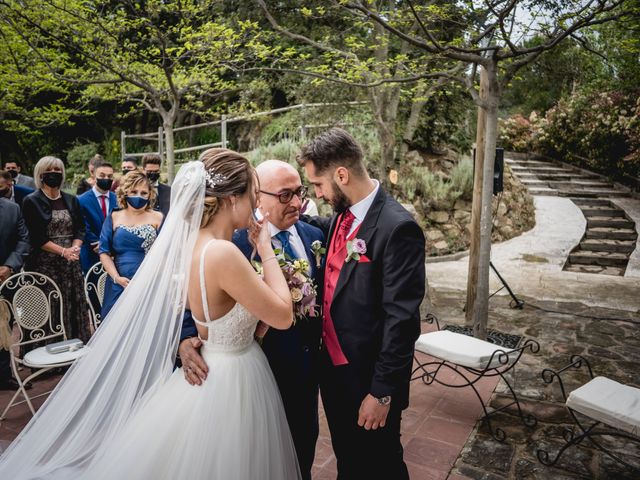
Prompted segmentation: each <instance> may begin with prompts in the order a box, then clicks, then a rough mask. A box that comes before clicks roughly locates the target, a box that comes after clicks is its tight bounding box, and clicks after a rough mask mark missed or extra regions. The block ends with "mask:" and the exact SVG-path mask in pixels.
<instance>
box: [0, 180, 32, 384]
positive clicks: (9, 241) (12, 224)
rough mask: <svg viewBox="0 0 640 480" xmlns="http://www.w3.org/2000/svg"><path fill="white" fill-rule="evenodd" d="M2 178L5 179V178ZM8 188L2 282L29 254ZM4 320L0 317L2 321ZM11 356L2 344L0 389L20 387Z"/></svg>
mask: <svg viewBox="0 0 640 480" xmlns="http://www.w3.org/2000/svg"><path fill="white" fill-rule="evenodd" d="M3 172H4V171H3ZM4 173H6V172H4ZM2 180H3V181H4V178H3V179H2ZM6 190H7V187H6V184H5V186H3V185H2V184H0V284H2V282H4V281H5V280H6V279H7V278H9V277H10V276H11V275H13V274H14V273H18V272H19V271H20V269H22V266H23V265H24V261H25V259H26V258H27V255H28V254H29V232H28V231H27V227H26V226H25V224H24V220H23V219H22V214H21V213H20V207H18V206H17V205H16V204H15V203H13V202H11V201H9V200H8V199H7V198H6V197H5V196H3V194H6ZM1 314H2V313H1V312H0V315H1ZM8 320H9V322H11V320H12V318H11V317H9V319H8ZM2 321H3V319H1V318H0V322H2ZM9 329H11V323H10V324H9ZM9 358H10V356H9V351H8V350H7V349H3V348H2V345H0V390H17V389H18V382H16V380H15V379H14V378H13V376H12V375H11V367H10V365H9ZM27 388H30V386H27Z"/></svg>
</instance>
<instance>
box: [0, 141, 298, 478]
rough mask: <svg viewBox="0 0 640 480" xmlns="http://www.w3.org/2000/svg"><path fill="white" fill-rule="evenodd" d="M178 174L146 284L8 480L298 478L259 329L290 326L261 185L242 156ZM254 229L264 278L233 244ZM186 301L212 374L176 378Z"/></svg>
mask: <svg viewBox="0 0 640 480" xmlns="http://www.w3.org/2000/svg"><path fill="white" fill-rule="evenodd" d="M200 160H201V161H200V162H192V163H189V164H186V165H185V166H183V167H182V168H181V169H180V172H179V174H178V176H177V177H176V180H175V182H174V184H173V187H172V198H171V211H170V213H169V215H168V217H167V219H166V221H165V223H164V226H163V229H162V231H161V233H160V235H159V237H158V239H157V240H156V243H155V244H154V246H153V247H152V249H151V251H150V252H149V254H148V255H147V257H146V258H145V260H144V262H143V264H142V265H141V267H140V269H139V271H138V273H137V274H136V276H135V277H134V278H133V279H132V281H131V283H130V284H129V286H128V287H127V289H126V290H125V292H124V293H123V295H122V296H121V297H120V299H119V301H118V302H117V303H116V305H114V307H113V309H112V310H111V312H110V314H109V318H110V321H109V322H104V323H103V325H102V326H101V327H100V328H99V329H98V331H97V332H96V334H95V335H94V337H93V338H92V339H91V340H90V342H89V343H88V345H87V349H88V351H87V354H86V355H85V356H84V357H82V359H80V360H79V361H77V362H76V363H75V364H74V366H73V367H72V368H71V369H70V370H69V372H68V373H67V374H66V375H65V377H64V378H63V379H62V380H61V382H60V383H59V385H58V387H57V388H56V390H55V391H54V392H53V393H52V394H51V396H50V397H49V398H48V399H47V401H46V402H45V404H44V405H43V406H42V408H41V409H40V410H39V411H38V412H37V414H36V415H35V417H34V418H33V419H32V421H31V422H30V423H29V424H28V425H27V426H26V427H25V429H24V430H23V431H22V433H21V434H20V435H19V436H18V438H17V439H16V440H15V441H14V442H13V443H12V445H11V446H10V447H9V448H8V449H7V451H6V452H5V454H4V455H3V456H2V457H0V476H1V477H2V478H11V479H13V480H18V479H30V478H54V479H58V478H59V479H69V478H90V479H101V478H104V479H111V478H115V479H124V478H127V479H129V478H130V479H147V478H148V479H151V478H153V479H162V478H166V479H175V478H189V479H193V480H197V479H205V478H207V479H209V478H215V479H227V478H236V479H254V478H260V479H278V480H280V479H285V480H286V479H291V478H300V472H299V468H298V464H297V460H296V454H295V449H294V446H293V442H292V440H291V435H290V433H289V429H288V426H287V421H286V417H285V414H284V410H283V407H282V402H281V399H280V396H279V393H278V390H277V386H276V383H275V380H274V378H273V374H272V373H271V370H270V369H269V366H268V363H267V361H266V358H265V357H264V354H263V353H262V350H261V349H260V348H259V346H257V344H256V343H255V341H254V340H253V333H254V331H255V328H256V325H257V322H258V320H257V319H258V318H260V319H262V320H263V321H264V322H265V323H266V324H268V325H270V326H271V327H274V328H280V329H284V328H288V327H289V326H290V324H291V322H292V318H293V314H292V303H291V296H290V293H289V289H288V287H287V284H286V281H285V279H284V276H283V275H282V272H281V271H280V268H279V266H278V262H277V260H276V259H275V255H274V253H273V249H272V247H271V239H270V234H269V230H268V228H266V226H265V227H263V225H266V223H263V224H256V223H255V222H253V220H252V218H253V217H252V214H253V211H254V208H255V200H256V196H257V192H258V190H259V186H258V185H257V178H256V176H255V173H254V171H253V168H252V167H251V165H250V164H249V162H248V161H247V160H246V159H245V158H244V157H242V156H241V155H239V154H237V153H235V152H231V151H228V150H227V151H220V150H209V151H206V152H204V153H203V154H202V156H201V157H200ZM250 225H251V228H252V231H253V233H252V238H253V241H254V243H255V245H256V248H257V251H258V254H259V255H260V257H261V258H262V259H263V268H264V279H260V277H258V276H257V275H256V273H255V271H254V270H253V269H252V267H251V266H250V264H249V262H247V260H246V259H245V257H244V256H243V255H242V253H241V252H240V251H239V250H238V249H237V248H236V247H235V246H234V245H233V244H232V243H231V236H232V234H233V231H234V230H235V229H239V228H246V227H247V226H250ZM186 302H188V304H189V306H190V309H191V311H192V314H193V316H194V319H196V323H197V325H198V332H199V335H200V337H201V339H202V340H203V348H202V354H203V357H204V359H205V361H206V362H207V364H208V367H209V371H210V374H209V376H208V378H207V380H206V381H205V382H204V383H203V385H202V386H192V385H190V384H189V383H187V381H186V380H185V378H184V375H183V372H182V371H181V369H178V370H176V371H175V372H172V368H173V362H174V356H175V351H176V349H177V341H178V337H179V331H180V326H181V321H182V315H183V312H184V306H185V304H186Z"/></svg>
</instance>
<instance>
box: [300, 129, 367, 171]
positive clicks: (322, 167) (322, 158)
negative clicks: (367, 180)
mask: <svg viewBox="0 0 640 480" xmlns="http://www.w3.org/2000/svg"><path fill="white" fill-rule="evenodd" d="M297 160H298V163H299V164H300V165H301V166H304V164H305V163H307V162H311V163H313V166H314V167H315V169H316V173H317V174H318V175H322V174H323V173H324V172H326V171H327V170H329V169H330V168H332V167H333V168H337V167H346V168H348V169H349V170H351V171H352V172H354V173H355V174H356V175H359V176H363V175H365V174H366V172H367V169H366V167H365V166H364V161H363V154H362V147H361V146H360V144H359V143H358V141H357V140H356V139H355V138H353V137H352V136H351V135H350V134H349V133H348V132H346V131H345V130H343V129H341V128H337V127H335V128H332V129H330V130H327V131H326V132H324V133H321V134H320V135H318V136H317V137H315V138H314V139H313V140H311V142H309V143H308V144H307V145H305V146H304V147H302V150H301V151H300V154H299V155H298V157H297Z"/></svg>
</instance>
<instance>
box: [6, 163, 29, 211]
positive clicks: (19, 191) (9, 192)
mask: <svg viewBox="0 0 640 480" xmlns="http://www.w3.org/2000/svg"><path fill="white" fill-rule="evenodd" d="M30 193H33V189H32V188H28V187H23V186H21V185H15V184H14V183H13V177H12V176H11V174H10V173H9V172H8V171H7V170H0V197H1V198H6V199H8V200H9V201H11V202H13V203H16V204H17V205H18V206H19V207H20V208H22V201H23V200H24V198H25V197H26V196H27V195H29V194H30Z"/></svg>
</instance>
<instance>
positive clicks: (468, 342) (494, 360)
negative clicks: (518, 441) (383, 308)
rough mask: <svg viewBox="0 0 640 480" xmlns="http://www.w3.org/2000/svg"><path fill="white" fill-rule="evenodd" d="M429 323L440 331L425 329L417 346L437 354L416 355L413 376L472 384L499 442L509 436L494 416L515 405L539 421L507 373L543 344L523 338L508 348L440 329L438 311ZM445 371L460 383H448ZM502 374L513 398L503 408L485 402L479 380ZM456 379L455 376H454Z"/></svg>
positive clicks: (530, 420)
mask: <svg viewBox="0 0 640 480" xmlns="http://www.w3.org/2000/svg"><path fill="white" fill-rule="evenodd" d="M426 321H427V322H428V323H435V324H436V327H437V329H438V330H437V331H434V332H429V333H423V334H422V335H420V337H419V338H418V341H417V342H416V346H415V348H416V350H417V351H419V352H421V353H424V354H427V355H429V356H431V357H434V360H433V361H427V362H424V363H421V362H420V360H419V359H418V357H417V356H416V355H414V359H415V361H416V363H417V367H416V368H414V370H413V372H412V374H411V380H412V381H413V380H418V379H422V381H423V382H424V383H425V384H426V385H430V384H432V383H433V382H434V381H435V382H437V383H439V384H440V385H444V386H446V387H451V388H465V387H470V388H471V389H473V392H474V393H475V394H476V397H478V400H479V401H480V404H481V405H482V410H483V412H484V415H483V417H482V418H481V420H482V421H485V422H486V424H487V427H488V428H489V432H490V433H491V436H492V437H493V438H494V439H496V440H497V441H499V442H503V441H504V440H505V439H506V434H505V432H504V430H502V429H501V428H499V427H495V428H494V426H493V425H492V423H491V417H492V416H493V415H495V414H496V413H498V412H500V411H503V410H505V409H507V408H509V407H511V406H512V405H515V406H516V407H517V413H518V416H519V417H520V420H521V421H522V423H523V424H524V425H526V426H528V427H534V426H535V425H536V424H537V420H536V418H535V417H534V416H533V415H531V414H525V413H524V412H523V410H522V408H521V406H520V401H519V400H518V397H517V395H516V392H515V390H514V389H513V386H512V385H511V383H510V382H509V380H508V378H507V377H506V376H505V374H506V373H507V372H509V371H510V370H512V369H514V368H515V366H516V365H517V364H518V362H519V361H520V358H521V357H522V355H523V354H524V352H525V351H527V350H529V351H530V352H531V353H537V352H538V351H539V350H540V345H539V344H538V343H537V342H536V341H535V340H531V339H527V340H525V341H524V342H521V345H520V346H518V347H517V348H504V347H500V346H497V345H496V344H494V343H491V342H487V341H484V340H480V339H477V338H474V337H470V336H468V335H464V334H461V333H454V332H450V331H447V330H440V325H439V323H438V320H437V318H436V317H435V316H434V315H428V316H427V318H426ZM442 371H451V372H454V373H455V374H456V375H455V377H456V378H457V379H458V380H459V382H457V383H448V382H447V381H444V380H443V379H442V378H440V377H439V376H438V374H439V373H440V372H442ZM496 376H499V377H500V378H501V379H502V380H503V381H504V383H505V384H506V386H507V388H508V390H509V393H510V396H511V397H512V398H513V401H512V402H510V403H507V404H505V405H503V406H501V407H499V408H492V409H488V408H487V406H486V405H485V404H484V402H483V400H482V397H481V395H480V392H479V391H478V388H477V385H476V384H477V383H478V382H479V381H480V379H482V378H488V377H496ZM454 381H455V380H454Z"/></svg>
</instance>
